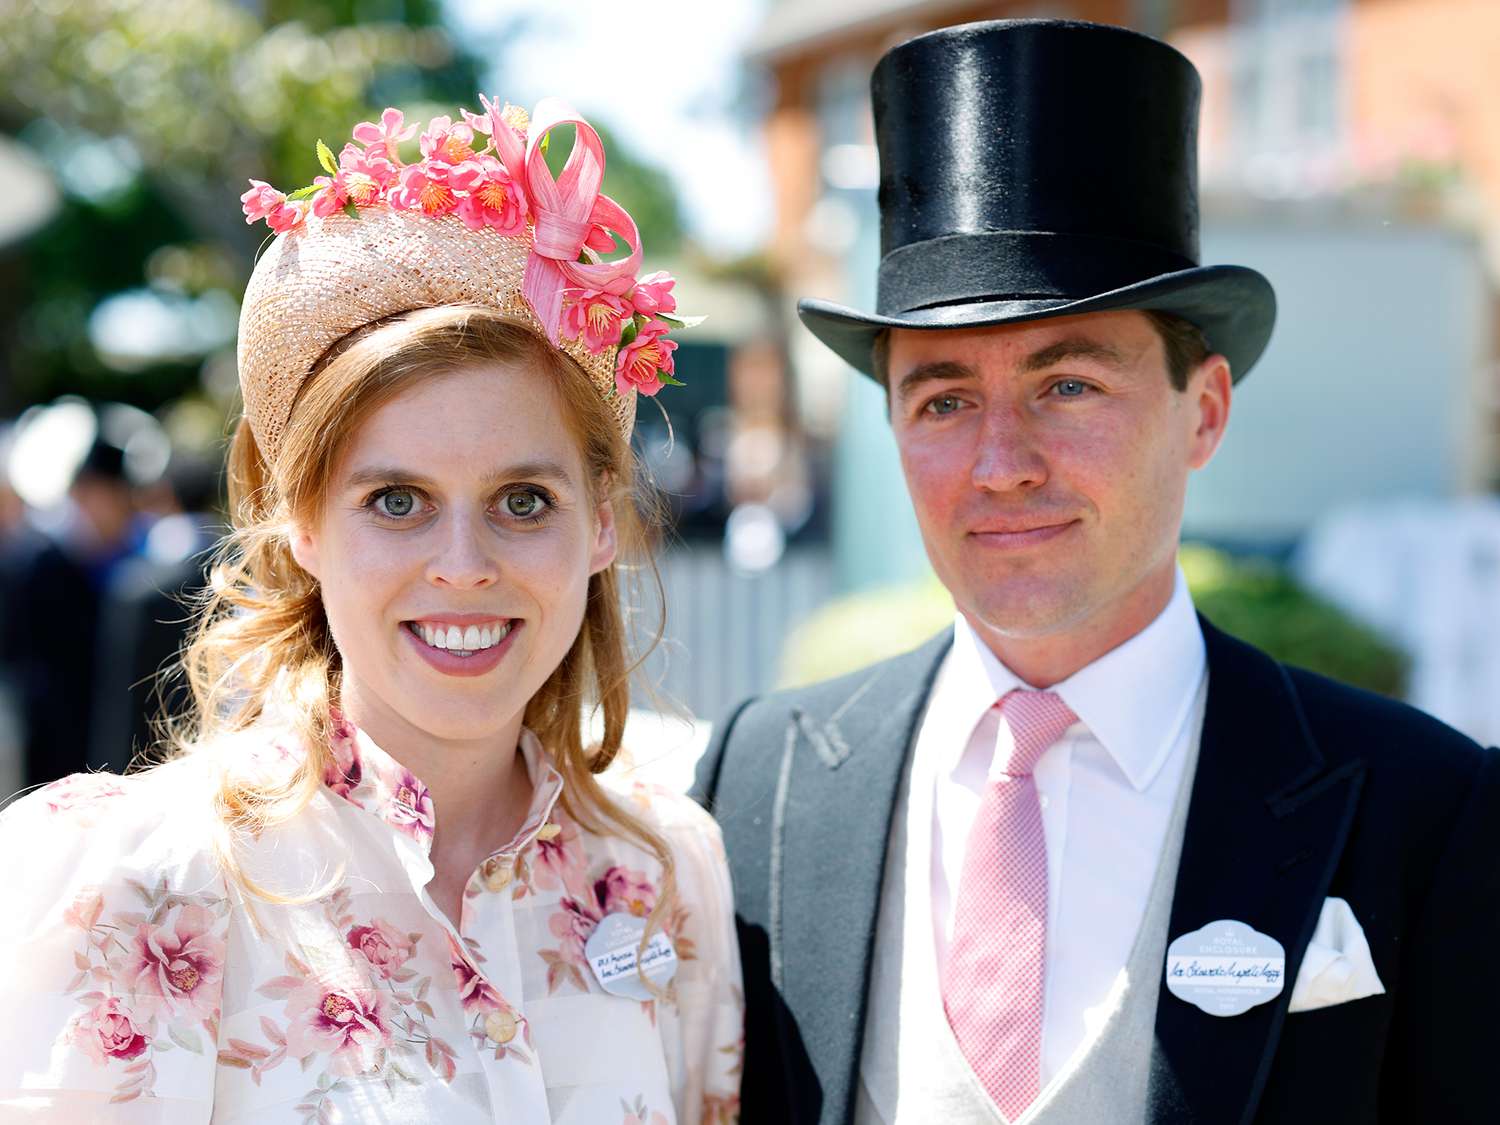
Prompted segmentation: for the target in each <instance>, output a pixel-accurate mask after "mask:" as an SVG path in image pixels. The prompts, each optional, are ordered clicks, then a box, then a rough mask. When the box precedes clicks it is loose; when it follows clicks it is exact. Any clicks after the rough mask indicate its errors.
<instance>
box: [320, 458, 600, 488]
mask: <svg viewBox="0 0 1500 1125" xmlns="http://www.w3.org/2000/svg"><path fill="white" fill-rule="evenodd" d="M515 480H544V481H556V482H559V483H562V484H570V483H572V480H573V478H572V476H571V475H570V474H569V472H568V469H567V466H565V465H563V464H561V463H560V462H557V461H548V460H540V461H522V462H519V463H517V464H515V465H507V466H505V467H504V468H500V469H494V470H492V471H490V472H488V473H486V474H485V475H484V478H483V483H484V484H485V485H486V487H494V486H497V485H501V484H506V483H508V482H510V481H515ZM393 481H399V482H401V483H402V484H409V485H412V486H413V487H416V488H433V487H435V485H436V481H434V480H433V479H432V478H431V477H429V476H427V475H425V474H423V473H419V472H415V471H414V470H411V469H404V468H402V467H401V466H399V465H372V466H369V467H367V468H362V469H356V470H354V471H353V472H351V473H350V474H349V475H348V476H347V477H345V478H344V487H345V488H361V487H364V486H366V485H374V484H390V483H392V482H393Z"/></svg>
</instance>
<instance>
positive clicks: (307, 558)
mask: <svg viewBox="0 0 1500 1125" xmlns="http://www.w3.org/2000/svg"><path fill="white" fill-rule="evenodd" d="M289 542H290V545H291V548H292V558H294V559H295V560H296V561H297V565H298V566H300V567H301V568H302V569H303V570H305V571H307V573H308V574H311V575H312V576H313V577H314V578H316V579H317V580H318V581H319V582H321V581H322V580H323V576H322V575H321V574H320V573H319V568H320V566H321V564H322V560H321V559H320V558H319V557H318V540H317V537H316V536H315V535H313V533H312V532H311V531H310V530H309V529H308V528H306V527H303V526H302V525H301V524H293V525H292V533H291V535H290V537H289Z"/></svg>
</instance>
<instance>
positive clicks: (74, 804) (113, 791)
mask: <svg viewBox="0 0 1500 1125" xmlns="http://www.w3.org/2000/svg"><path fill="white" fill-rule="evenodd" d="M42 794H43V797H44V799H45V800H46V803H47V811H48V812H53V813H64V812H72V811H74V810H75V809H87V808H92V807H93V806H94V805H97V804H99V803H100V802H102V801H107V800H108V799H109V798H111V797H122V796H124V795H125V787H124V786H123V785H121V784H120V779H119V778H117V777H115V776H114V775H113V774H108V773H75V774H72V775H70V776H68V777H64V778H61V779H59V780H57V781H54V782H53V783H52V784H51V785H48V786H46V787H45V788H43V789H42Z"/></svg>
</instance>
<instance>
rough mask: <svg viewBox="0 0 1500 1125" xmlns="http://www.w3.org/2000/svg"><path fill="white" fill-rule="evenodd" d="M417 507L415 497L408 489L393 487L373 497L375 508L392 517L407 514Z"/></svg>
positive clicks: (398, 517)
mask: <svg viewBox="0 0 1500 1125" xmlns="http://www.w3.org/2000/svg"><path fill="white" fill-rule="evenodd" d="M416 507H417V498H416V496H415V495H413V494H412V493H411V492H410V491H409V490H408V489H405V488H393V489H391V490H390V491H389V492H382V493H381V494H380V495H379V496H377V497H375V510H376V511H378V512H379V513H380V514H381V515H383V516H390V517H391V518H392V519H402V518H403V517H405V516H409V515H411V514H412V512H413V511H415V510H416Z"/></svg>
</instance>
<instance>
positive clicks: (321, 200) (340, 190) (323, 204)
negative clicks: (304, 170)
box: [312, 175, 349, 219]
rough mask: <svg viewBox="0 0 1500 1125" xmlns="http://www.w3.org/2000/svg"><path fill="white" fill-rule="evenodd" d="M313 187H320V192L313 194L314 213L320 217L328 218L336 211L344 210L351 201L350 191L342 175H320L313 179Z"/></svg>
mask: <svg viewBox="0 0 1500 1125" xmlns="http://www.w3.org/2000/svg"><path fill="white" fill-rule="evenodd" d="M313 187H315V188H317V189H318V194H317V195H315V196H313V200H312V213H313V214H314V215H316V216H318V218H320V219H326V218H328V216H329V215H332V214H333V213H334V212H335V211H342V210H343V209H344V204H346V203H348V202H349V192H348V189H347V188H346V186H345V182H344V177H343V176H342V175H338V176H333V177H331V178H330V177H328V176H318V177H316V178H314V180H313Z"/></svg>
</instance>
